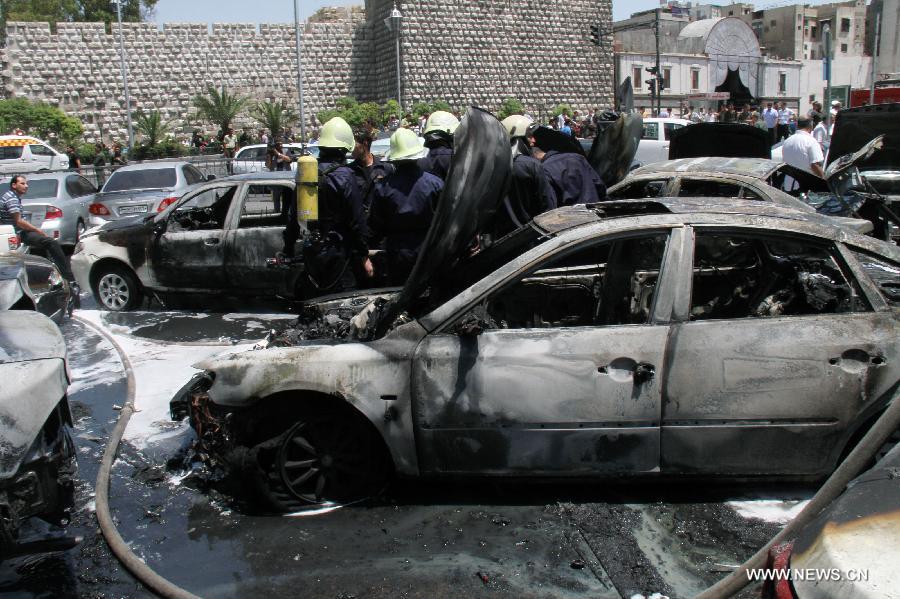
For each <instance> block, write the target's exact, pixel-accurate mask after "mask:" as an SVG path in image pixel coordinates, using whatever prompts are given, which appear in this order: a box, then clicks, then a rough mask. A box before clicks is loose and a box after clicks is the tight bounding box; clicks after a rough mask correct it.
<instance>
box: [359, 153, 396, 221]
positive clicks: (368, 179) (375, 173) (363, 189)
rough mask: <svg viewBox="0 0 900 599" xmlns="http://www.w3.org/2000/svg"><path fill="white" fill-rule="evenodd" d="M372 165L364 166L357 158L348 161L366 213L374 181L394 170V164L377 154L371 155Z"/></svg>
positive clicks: (373, 188) (373, 193)
mask: <svg viewBox="0 0 900 599" xmlns="http://www.w3.org/2000/svg"><path fill="white" fill-rule="evenodd" d="M372 158H373V162H372V166H365V165H364V164H363V163H361V162H360V161H359V160H354V161H353V162H351V163H350V168H352V169H353V174H354V175H356V184H357V185H358V186H359V190H360V193H361V194H362V199H363V206H364V207H365V210H366V214H368V213H369V209H370V208H371V206H372V198H373V197H374V195H375V181H377V180H378V179H383V178H385V177H387V176H388V175H389V174H391V173H392V172H394V166H393V165H392V164H391V163H390V162H384V161H382V160H381V158H379V157H378V156H373V157H372Z"/></svg>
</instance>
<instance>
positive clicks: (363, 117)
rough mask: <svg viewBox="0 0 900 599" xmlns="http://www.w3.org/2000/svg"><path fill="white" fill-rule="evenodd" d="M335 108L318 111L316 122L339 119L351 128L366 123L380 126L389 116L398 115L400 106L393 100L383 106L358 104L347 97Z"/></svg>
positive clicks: (341, 99)
mask: <svg viewBox="0 0 900 599" xmlns="http://www.w3.org/2000/svg"><path fill="white" fill-rule="evenodd" d="M335 106H336V107H335V108H333V109H329V110H322V111H319V112H318V113H317V114H316V118H317V119H318V121H319V122H320V123H327V122H328V121H330V120H331V119H333V118H334V117H341V118H342V119H344V120H345V121H347V124H349V125H350V126H351V127H360V126H362V125H364V124H366V123H373V124H375V125H376V126H377V125H381V124H382V123H383V122H384V121H385V119H386V118H388V117H389V116H390V114H397V115H399V113H400V106H399V104H397V102H396V101H394V100H391V101H389V102H388V103H387V104H385V105H384V106H379V105H378V104H376V103H375V102H363V103H360V102H358V101H357V100H356V98H353V97H350V96H347V97H344V98H340V99H338V100H337V102H335Z"/></svg>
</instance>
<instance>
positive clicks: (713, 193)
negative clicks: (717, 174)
mask: <svg viewBox="0 0 900 599" xmlns="http://www.w3.org/2000/svg"><path fill="white" fill-rule="evenodd" d="M678 195H679V197H682V198H739V197H740V196H741V186H740V185H736V184H734V183H726V182H725V181H710V180H707V179H682V180H681V190H680V191H679V192H678Z"/></svg>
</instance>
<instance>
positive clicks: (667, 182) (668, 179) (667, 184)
mask: <svg viewBox="0 0 900 599" xmlns="http://www.w3.org/2000/svg"><path fill="white" fill-rule="evenodd" d="M674 179H675V177H673V176H671V175H659V176H656V175H654V176H647V177H640V178H635V179H634V180H632V181H623V182H622V185H621V187H626V186H630V185H637V184H643V185H645V186H646V185H649V184H650V183H653V182H655V181H662V182H663V184H664V185H663V189H662V193H661V194H660V195H658V196H652V197H647V196H642V197H640V198H634V197H623V198H618V199H620V200H626V199H627V200H633V199H653V198H665V197H668V196H669V190H670V189H671V187H672V181H674ZM613 193H618V190H616V191H611V192H610V193H609V194H607V195H608V197H609V198H610V199H616V196H613V195H612V194H613Z"/></svg>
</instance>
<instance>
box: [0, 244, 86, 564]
mask: <svg viewBox="0 0 900 599" xmlns="http://www.w3.org/2000/svg"><path fill="white" fill-rule="evenodd" d="M33 308H34V302H33V300H32V299H31V292H30V290H28V284H27V281H26V274H25V270H24V269H23V268H22V261H21V258H19V257H8V256H7V257H0V337H2V338H3V343H2V344H0V378H2V380H3V381H4V384H3V385H0V440H2V442H0V512H2V514H3V517H2V518H0V559H5V558H8V557H14V556H17V555H22V554H27V553H32V552H37V551H50V550H58V549H64V548H68V547H71V546H73V545H74V544H75V542H76V541H75V540H74V539H70V538H59V537H49V538H45V539H39V540H35V539H26V538H20V535H19V533H20V528H21V525H22V523H23V522H24V521H26V520H27V519H29V518H32V517H37V518H41V519H43V520H45V521H47V522H49V523H51V524H54V525H64V524H66V523H67V522H68V520H69V510H70V509H71V508H72V506H73V504H74V476H75V471H76V458H75V446H74V444H73V443H72V438H71V435H70V433H69V428H70V427H72V414H71V412H70V411H69V404H68V400H67V397H66V390H67V388H68V384H69V379H68V371H67V368H66V345H65V341H64V340H63V337H62V334H60V332H59V329H58V328H57V326H56V325H55V324H54V323H53V322H51V321H50V320H49V319H48V318H47V317H46V316H44V315H42V314H38V313H37V312H34V311H33ZM23 399H25V400H27V401H23Z"/></svg>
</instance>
